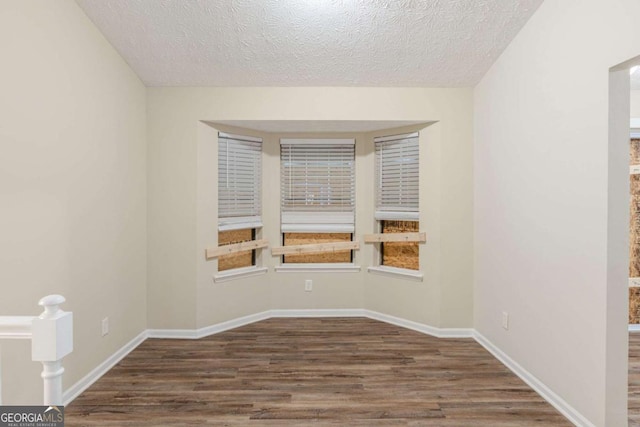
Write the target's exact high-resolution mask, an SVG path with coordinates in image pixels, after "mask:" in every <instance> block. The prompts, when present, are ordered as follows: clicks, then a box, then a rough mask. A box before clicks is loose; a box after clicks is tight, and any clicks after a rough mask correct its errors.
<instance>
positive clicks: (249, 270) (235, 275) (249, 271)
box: [213, 265, 268, 283]
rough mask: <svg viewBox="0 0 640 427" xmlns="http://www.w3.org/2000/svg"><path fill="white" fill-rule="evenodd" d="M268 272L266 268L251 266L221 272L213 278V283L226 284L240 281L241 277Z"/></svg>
mask: <svg viewBox="0 0 640 427" xmlns="http://www.w3.org/2000/svg"><path fill="white" fill-rule="evenodd" d="M267 271H268V268H267V267H258V266H256V265H252V266H251V267H240V268H234V269H232V270H225V271H221V272H219V273H217V274H215V275H214V276H213V281H214V282H215V283H222V282H228V281H230V280H236V279H241V278H243V277H251V276H258V275H260V274H265V273H266V272H267Z"/></svg>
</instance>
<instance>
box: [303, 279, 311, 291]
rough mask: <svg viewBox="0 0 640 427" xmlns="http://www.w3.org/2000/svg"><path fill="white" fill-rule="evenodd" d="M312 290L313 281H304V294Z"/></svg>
mask: <svg viewBox="0 0 640 427" xmlns="http://www.w3.org/2000/svg"><path fill="white" fill-rule="evenodd" d="M312 289H313V280H305V281H304V290H305V291H306V292H311V290H312Z"/></svg>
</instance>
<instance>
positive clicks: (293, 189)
mask: <svg viewBox="0 0 640 427" xmlns="http://www.w3.org/2000/svg"><path fill="white" fill-rule="evenodd" d="M280 195H281V203H280V207H281V230H282V232H283V233H285V232H326V233H330V232H334V233H339V232H343V233H353V231H354V223H355V220H354V212H355V140H353V139H281V140H280Z"/></svg>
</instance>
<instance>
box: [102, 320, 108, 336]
mask: <svg viewBox="0 0 640 427" xmlns="http://www.w3.org/2000/svg"><path fill="white" fill-rule="evenodd" d="M108 333H109V318H108V317H105V318H104V319H102V336H103V337H104V336H105V335H107V334H108Z"/></svg>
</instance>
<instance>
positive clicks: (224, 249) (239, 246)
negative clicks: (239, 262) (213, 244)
mask: <svg viewBox="0 0 640 427" xmlns="http://www.w3.org/2000/svg"><path fill="white" fill-rule="evenodd" d="M267 246H269V241H268V240H266V239H260V240H251V241H249V242H241V243H233V244H231V245H223V246H218V247H217V248H207V249H206V250H205V257H206V258H207V260H210V259H213V258H217V257H219V256H222V255H231V254H235V253H237V252H242V251H250V250H253V249H260V248H266V247H267Z"/></svg>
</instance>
